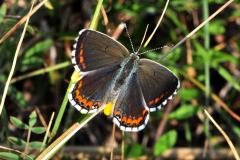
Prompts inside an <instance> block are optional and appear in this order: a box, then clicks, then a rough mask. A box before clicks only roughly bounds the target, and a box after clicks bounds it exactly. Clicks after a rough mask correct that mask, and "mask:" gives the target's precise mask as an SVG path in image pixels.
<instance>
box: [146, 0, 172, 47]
mask: <svg viewBox="0 0 240 160" xmlns="http://www.w3.org/2000/svg"><path fill="white" fill-rule="evenodd" d="M168 3H169V0H167V2H166V4H165V7H164V9H163V12H162V15H161V17H160V18H159V20H158V23H157V25H156V27H155V28H154V30H153V32H152V33H151V35H150V36H149V37H148V39H147V41H146V42H145V44H144V48H145V47H147V45H148V43H149V42H150V41H151V39H152V37H153V35H154V34H155V32H156V30H157V29H158V27H159V25H160V23H161V22H162V19H163V16H164V14H165V12H166V10H167V6H168Z"/></svg>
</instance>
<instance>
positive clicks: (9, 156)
mask: <svg viewBox="0 0 240 160" xmlns="http://www.w3.org/2000/svg"><path fill="white" fill-rule="evenodd" d="M0 159H2V160H20V159H21V156H20V155H18V154H15V153H11V152H0Z"/></svg>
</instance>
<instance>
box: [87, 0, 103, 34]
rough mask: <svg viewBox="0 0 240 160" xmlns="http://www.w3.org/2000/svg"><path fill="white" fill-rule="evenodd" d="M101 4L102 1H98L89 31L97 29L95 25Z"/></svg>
mask: <svg viewBox="0 0 240 160" xmlns="http://www.w3.org/2000/svg"><path fill="white" fill-rule="evenodd" d="M102 4H103V0H98V4H97V7H96V9H95V12H94V15H93V18H92V21H91V25H90V27H89V28H90V29H93V30H96V28H97V24H98V18H99V14H100V10H101V7H102Z"/></svg>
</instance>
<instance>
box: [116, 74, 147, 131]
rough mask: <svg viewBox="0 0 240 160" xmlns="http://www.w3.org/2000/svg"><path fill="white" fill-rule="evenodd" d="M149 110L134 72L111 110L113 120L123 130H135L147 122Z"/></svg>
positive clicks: (140, 128)
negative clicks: (112, 110)
mask: <svg viewBox="0 0 240 160" xmlns="http://www.w3.org/2000/svg"><path fill="white" fill-rule="evenodd" d="M148 118H149V111H148V108H147V106H146V104H145V102H144V99H143V95H142V92H141V89H140V85H139V83H138V81H137V75H136V73H133V75H132V76H131V77H130V79H129V81H128V82H127V84H126V85H125V86H124V87H123V88H122V90H121V91H120V93H119V95H118V97H117V100H116V103H115V107H114V112H113V122H114V123H115V124H116V125H117V126H118V127H119V128H120V129H121V130H123V131H130V132H134V131H135V132H137V131H140V130H142V129H144V127H145V126H146V124H147V121H148Z"/></svg>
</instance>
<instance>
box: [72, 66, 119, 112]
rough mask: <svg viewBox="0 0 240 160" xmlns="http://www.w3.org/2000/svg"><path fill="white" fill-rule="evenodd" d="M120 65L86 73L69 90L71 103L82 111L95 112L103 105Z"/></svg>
mask: <svg viewBox="0 0 240 160" xmlns="http://www.w3.org/2000/svg"><path fill="white" fill-rule="evenodd" d="M119 68H120V66H119V65H116V66H112V67H107V68H103V69H99V70H96V71H93V72H88V73H86V74H85V75H84V76H83V77H82V78H80V80H79V81H78V82H77V83H76V84H74V85H73V86H72V88H71V90H70V92H69V96H68V98H69V101H70V103H71V104H72V105H73V106H74V107H75V108H76V109H77V110H79V111H80V112H81V113H83V114H86V113H93V112H95V111H97V109H98V108H99V107H100V106H101V104H102V103H103V101H104V97H105V95H106V94H107V90H108V88H109V86H110V85H111V83H112V80H113V77H114V76H115V74H116V73H117V70H118V69H119Z"/></svg>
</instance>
